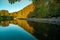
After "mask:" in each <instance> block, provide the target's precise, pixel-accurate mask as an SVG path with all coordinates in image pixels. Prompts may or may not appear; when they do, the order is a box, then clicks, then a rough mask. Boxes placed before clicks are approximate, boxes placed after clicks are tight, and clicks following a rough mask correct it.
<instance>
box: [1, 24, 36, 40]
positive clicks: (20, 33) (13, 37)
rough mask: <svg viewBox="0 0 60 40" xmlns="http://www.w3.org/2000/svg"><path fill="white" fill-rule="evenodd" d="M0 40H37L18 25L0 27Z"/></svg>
mask: <svg viewBox="0 0 60 40" xmlns="http://www.w3.org/2000/svg"><path fill="white" fill-rule="evenodd" d="M0 40H37V39H36V38H35V37H34V36H32V35H31V34H30V33H28V32H27V31H25V30H24V29H23V28H21V27H20V26H18V25H15V24H9V26H6V27H3V26H0Z"/></svg>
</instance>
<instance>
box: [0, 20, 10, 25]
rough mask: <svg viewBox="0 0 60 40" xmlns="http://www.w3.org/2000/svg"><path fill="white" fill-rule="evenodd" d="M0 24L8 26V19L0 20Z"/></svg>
mask: <svg viewBox="0 0 60 40" xmlns="http://www.w3.org/2000/svg"><path fill="white" fill-rule="evenodd" d="M0 25H2V26H8V25H9V21H1V22H0Z"/></svg>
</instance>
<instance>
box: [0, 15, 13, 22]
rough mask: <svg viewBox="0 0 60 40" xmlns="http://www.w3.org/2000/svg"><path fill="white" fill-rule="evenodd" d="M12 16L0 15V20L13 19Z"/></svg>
mask: <svg viewBox="0 0 60 40" xmlns="http://www.w3.org/2000/svg"><path fill="white" fill-rule="evenodd" d="M13 19H14V17H13V16H0V21H7V20H13Z"/></svg>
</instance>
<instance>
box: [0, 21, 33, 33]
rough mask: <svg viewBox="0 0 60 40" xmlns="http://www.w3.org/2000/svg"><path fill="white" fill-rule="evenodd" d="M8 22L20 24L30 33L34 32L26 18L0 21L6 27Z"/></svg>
mask: <svg viewBox="0 0 60 40" xmlns="http://www.w3.org/2000/svg"><path fill="white" fill-rule="evenodd" d="M9 24H16V25H19V26H21V27H22V28H23V29H25V30H27V31H28V32H30V33H31V34H33V33H34V29H33V27H31V26H30V25H29V24H28V23H27V21H26V20H9V21H0V25H1V26H3V27H7V26H8V25H9Z"/></svg>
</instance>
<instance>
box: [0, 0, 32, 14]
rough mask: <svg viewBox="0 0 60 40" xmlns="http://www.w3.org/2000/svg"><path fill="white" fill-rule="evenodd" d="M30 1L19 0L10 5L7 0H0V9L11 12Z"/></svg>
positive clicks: (21, 7)
mask: <svg viewBox="0 0 60 40" xmlns="http://www.w3.org/2000/svg"><path fill="white" fill-rule="evenodd" d="M31 3H32V1H31V0H21V1H20V2H16V3H15V4H12V5H11V4H10V3H9V2H8V0H0V10H8V11H9V12H10V13H11V12H15V11H19V10H21V9H23V8H24V7H26V6H27V5H29V4H31Z"/></svg>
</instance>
